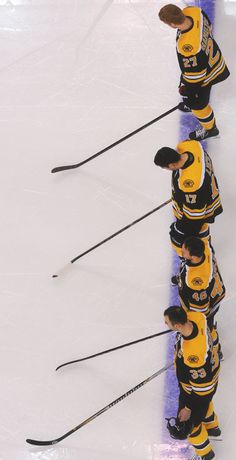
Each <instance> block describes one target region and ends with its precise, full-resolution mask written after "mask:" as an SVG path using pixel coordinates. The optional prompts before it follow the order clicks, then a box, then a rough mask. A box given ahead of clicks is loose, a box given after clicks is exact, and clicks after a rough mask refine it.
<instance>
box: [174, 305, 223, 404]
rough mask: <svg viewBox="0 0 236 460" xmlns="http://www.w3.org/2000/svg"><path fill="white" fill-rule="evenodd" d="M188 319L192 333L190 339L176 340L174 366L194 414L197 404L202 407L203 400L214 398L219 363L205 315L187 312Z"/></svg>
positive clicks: (180, 338)
mask: <svg viewBox="0 0 236 460" xmlns="http://www.w3.org/2000/svg"><path fill="white" fill-rule="evenodd" d="M187 317H188V320H189V321H191V322H192V324H193V332H192V334H191V336H189V337H184V336H182V335H181V334H179V336H177V341H176V345H175V366H176V376H177V379H178V382H179V385H180V387H181V389H182V392H183V394H184V395H185V403H186V405H187V407H189V408H190V409H191V410H193V409H194V408H195V407H196V405H197V404H201V402H200V401H201V398H204V397H206V398H210V399H211V397H212V396H213V395H214V393H215V391H216V387H217V383H218V377H219V370H220V361H219V357H218V353H217V349H216V347H214V346H213V342H212V338H211V334H210V332H209V329H208V327H207V323H206V318H205V316H204V315H203V314H202V313H196V312H188V313H187ZM199 398H200V400H199Z"/></svg>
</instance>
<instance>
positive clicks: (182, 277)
mask: <svg viewBox="0 0 236 460" xmlns="http://www.w3.org/2000/svg"><path fill="white" fill-rule="evenodd" d="M204 244H205V250H204V257H203V260H202V261H201V262H200V263H198V264H194V265H193V264H191V263H190V262H186V261H183V262H182V263H181V267H180V274H179V284H178V288H179V298H180V302H181V305H182V307H183V308H184V309H185V310H186V311H189V310H190V311H195V312H200V313H204V314H205V315H206V317H208V316H209V315H212V314H213V312H214V311H216V310H217V309H218V308H219V303H220V302H221V300H222V299H223V298H224V297H225V286H224V283H223V279H222V277H221V274H220V271H219V268H218V265H217V261H216V257H215V253H214V250H213V248H212V246H211V245H210V243H209V241H208V240H205V241H204Z"/></svg>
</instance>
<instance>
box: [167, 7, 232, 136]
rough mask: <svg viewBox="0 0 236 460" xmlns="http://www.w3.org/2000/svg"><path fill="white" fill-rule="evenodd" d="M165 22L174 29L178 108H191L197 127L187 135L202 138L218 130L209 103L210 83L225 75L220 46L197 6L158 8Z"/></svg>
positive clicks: (188, 109) (226, 76)
mask: <svg viewBox="0 0 236 460" xmlns="http://www.w3.org/2000/svg"><path fill="white" fill-rule="evenodd" d="M159 18H160V20H161V21H163V22H164V23H165V24H167V25H169V26H170V27H172V28H174V29H177V38H176V41H177V45H176V48H177V56H178V61H179V66H180V70H181V78H180V86H179V92H180V94H181V96H183V98H184V103H180V106H179V108H182V110H183V111H190V109H191V111H192V113H193V114H194V115H195V116H196V117H197V119H198V121H199V123H200V125H201V127H200V129H197V130H196V131H193V132H191V133H190V134H189V138H190V139H197V140H203V139H206V138H208V137H214V136H217V135H218V134H219V130H218V128H217V127H216V121H215V116H214V112H213V110H212V108H211V106H210V105H209V99H210V92H211V87H212V85H215V84H217V83H219V82H221V81H223V80H225V79H226V78H228V76H229V70H228V68H227V66H226V63H225V61H224V58H223V56H222V53H221V50H220V48H219V46H218V45H217V43H216V41H215V40H214V38H213V35H212V26H211V22H210V20H209V18H208V17H207V15H206V13H204V11H203V10H202V9H201V8H197V7H193V6H189V7H187V8H184V9H183V10H181V9H180V8H179V7H177V6H176V5H172V4H168V5H166V6H164V7H163V8H161V10H160V11H159Z"/></svg>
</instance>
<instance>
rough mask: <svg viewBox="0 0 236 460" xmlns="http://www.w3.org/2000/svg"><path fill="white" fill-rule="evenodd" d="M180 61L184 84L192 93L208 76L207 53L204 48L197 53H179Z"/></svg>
mask: <svg viewBox="0 0 236 460" xmlns="http://www.w3.org/2000/svg"><path fill="white" fill-rule="evenodd" d="M178 61H179V66H180V69H181V72H182V75H181V82H182V84H183V85H184V86H186V89H187V91H189V92H190V93H194V92H196V91H197V90H198V89H199V87H201V85H202V82H203V81H204V79H205V78H206V74H207V63H208V59H207V56H206V54H205V53H204V52H203V51H202V50H200V51H199V52H198V53H196V54H195V55H189V54H187V53H186V54H185V55H183V54H180V53H178ZM186 95H187V94H186Z"/></svg>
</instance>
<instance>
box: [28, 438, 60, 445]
mask: <svg viewBox="0 0 236 460" xmlns="http://www.w3.org/2000/svg"><path fill="white" fill-rule="evenodd" d="M26 442H27V443H28V444H31V445H32V446H51V445H52V444H57V443H58V440H57V439H54V440H53V441H37V440H36V439H26Z"/></svg>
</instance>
